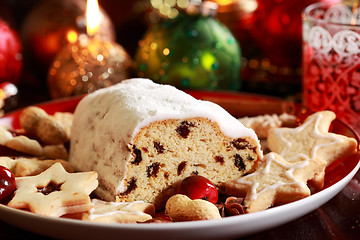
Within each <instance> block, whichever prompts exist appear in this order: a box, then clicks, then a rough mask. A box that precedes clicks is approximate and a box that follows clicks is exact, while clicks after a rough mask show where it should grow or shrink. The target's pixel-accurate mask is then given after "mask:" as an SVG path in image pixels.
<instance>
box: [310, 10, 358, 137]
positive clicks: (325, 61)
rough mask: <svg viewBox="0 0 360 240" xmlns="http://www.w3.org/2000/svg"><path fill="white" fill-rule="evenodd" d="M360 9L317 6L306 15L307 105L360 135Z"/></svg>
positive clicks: (311, 109)
mask: <svg viewBox="0 0 360 240" xmlns="http://www.w3.org/2000/svg"><path fill="white" fill-rule="evenodd" d="M359 23H360V9H359V8H357V7H356V6H355V7H353V6H352V5H349V6H348V5H344V4H326V3H317V4H313V5H310V6H309V7H307V8H306V9H305V11H304V13H303V71H304V72H303V104H304V107H305V108H306V109H307V110H308V111H310V112H313V111H320V110H325V109H328V110H332V111H334V112H335V113H336V115H337V117H338V118H339V119H341V120H343V121H344V122H346V123H348V124H350V125H351V126H352V127H353V128H354V129H355V130H356V131H357V132H360V121H359V120H360V25H359Z"/></svg>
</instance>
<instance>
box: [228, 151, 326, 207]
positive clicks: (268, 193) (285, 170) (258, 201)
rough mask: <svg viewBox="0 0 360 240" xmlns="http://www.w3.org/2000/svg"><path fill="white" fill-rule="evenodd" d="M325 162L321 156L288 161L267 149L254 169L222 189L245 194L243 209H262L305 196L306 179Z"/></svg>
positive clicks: (311, 176)
mask: <svg viewBox="0 0 360 240" xmlns="http://www.w3.org/2000/svg"><path fill="white" fill-rule="evenodd" d="M325 165H326V162H325V161H322V160H319V161H317V162H315V161H308V160H305V161H299V162H293V163H290V162H288V161H286V160H285V159H283V158H282V157H281V156H279V155H278V154H276V153H269V154H267V155H265V157H264V162H263V163H262V165H260V166H259V168H258V169H257V170H256V171H255V172H254V173H251V174H248V175H246V176H244V177H241V178H239V179H236V180H232V181H228V182H226V183H225V191H226V194H227V195H233V196H238V197H245V199H244V206H245V207H246V212H256V211H260V210H265V209H267V208H269V207H271V206H273V205H279V204H284V203H289V202H293V201H295V200H298V199H301V198H304V197H307V196H309V195H310V189H309V188H308V187H307V185H306V183H307V180H308V179H311V178H313V177H314V175H315V174H316V173H318V172H319V171H321V170H322V169H323V168H324V167H325Z"/></svg>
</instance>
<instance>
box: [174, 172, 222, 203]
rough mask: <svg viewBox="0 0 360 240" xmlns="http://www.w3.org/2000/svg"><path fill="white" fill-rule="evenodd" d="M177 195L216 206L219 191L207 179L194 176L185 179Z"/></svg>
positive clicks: (179, 186)
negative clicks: (205, 201)
mask: <svg viewBox="0 0 360 240" xmlns="http://www.w3.org/2000/svg"><path fill="white" fill-rule="evenodd" d="M177 193H179V194H183V195H186V196H188V197H189V198H190V199H192V200H194V199H204V200H207V201H209V202H211V203H214V204H216V203H217V201H218V191H217V189H216V187H215V185H214V184H213V183H212V182H211V181H210V180H209V179H207V178H205V177H202V176H199V175H193V176H190V177H187V178H185V179H184V180H183V181H182V182H181V183H180V184H179V185H178V188H177Z"/></svg>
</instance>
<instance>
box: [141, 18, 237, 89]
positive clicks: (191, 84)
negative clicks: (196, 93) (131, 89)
mask: <svg viewBox="0 0 360 240" xmlns="http://www.w3.org/2000/svg"><path fill="white" fill-rule="evenodd" d="M240 57H241V50H240V46H239V44H238V42H237V41H236V39H235V38H234V36H233V35H232V33H231V32H230V30H229V29H228V28H226V27H225V26H224V25H222V24H221V23H220V22H219V21H218V20H216V19H214V18H213V17H211V16H202V15H199V14H197V15H189V14H186V13H182V14H180V15H179V16H178V17H177V18H175V19H168V20H165V21H163V22H161V23H160V24H157V25H154V26H153V27H151V28H150V29H149V30H148V32H147V33H145V36H144V38H143V39H142V40H141V41H140V42H139V47H138V49H137V53H136V56H135V70H136V72H137V75H138V76H139V77H147V78H150V79H152V80H153V81H155V82H158V83H163V84H170V85H173V86H175V87H177V88H180V89H229V90H237V89H239V87H240Z"/></svg>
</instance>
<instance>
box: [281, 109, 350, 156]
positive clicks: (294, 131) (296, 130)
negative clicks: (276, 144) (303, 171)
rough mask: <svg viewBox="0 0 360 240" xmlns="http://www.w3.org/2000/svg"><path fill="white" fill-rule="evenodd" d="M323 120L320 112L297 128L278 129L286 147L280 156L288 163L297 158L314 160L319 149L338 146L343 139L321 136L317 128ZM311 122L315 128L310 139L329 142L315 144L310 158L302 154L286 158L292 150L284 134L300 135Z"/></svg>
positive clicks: (330, 135)
mask: <svg viewBox="0 0 360 240" xmlns="http://www.w3.org/2000/svg"><path fill="white" fill-rule="evenodd" d="M322 118H323V114H322V113H321V112H318V113H316V114H315V115H313V116H312V118H311V119H309V120H308V121H306V122H305V123H304V124H302V125H300V126H299V127H297V128H292V129H280V130H279V132H280V138H281V140H282V141H283V142H284V143H285V144H286V145H287V147H286V148H284V149H283V151H282V152H281V153H280V155H281V156H286V159H287V160H288V161H294V160H297V159H299V158H303V159H308V160H309V159H316V158H317V156H316V153H317V151H318V150H319V149H320V148H323V147H328V146H331V145H334V144H338V143H341V142H343V139H341V138H339V137H337V136H336V135H332V134H323V133H321V132H320V131H319V129H318V126H319V125H320V120H321V119H322ZM313 121H315V128H314V131H313V132H312V137H314V138H319V139H327V140H330V142H327V143H323V144H317V145H314V146H313V147H312V149H311V156H307V155H305V154H304V153H300V152H299V153H297V154H294V155H292V156H287V151H289V150H290V149H291V148H292V144H291V142H290V141H289V140H287V139H285V137H284V135H283V134H284V133H285V134H286V133H292V134H294V135H295V134H300V133H301V132H302V131H303V130H304V129H305V128H308V127H309V125H311V124H313Z"/></svg>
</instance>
